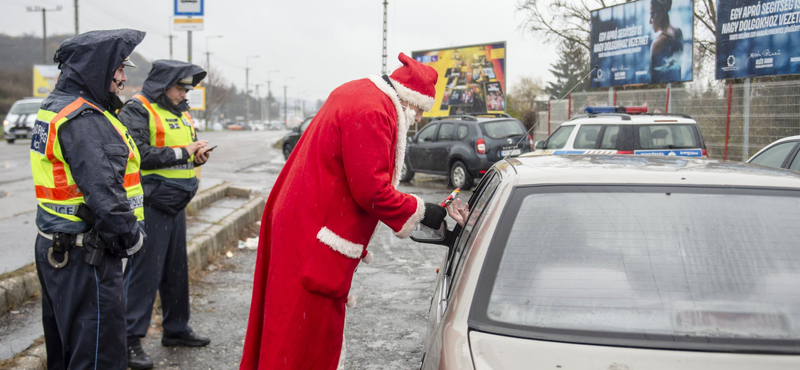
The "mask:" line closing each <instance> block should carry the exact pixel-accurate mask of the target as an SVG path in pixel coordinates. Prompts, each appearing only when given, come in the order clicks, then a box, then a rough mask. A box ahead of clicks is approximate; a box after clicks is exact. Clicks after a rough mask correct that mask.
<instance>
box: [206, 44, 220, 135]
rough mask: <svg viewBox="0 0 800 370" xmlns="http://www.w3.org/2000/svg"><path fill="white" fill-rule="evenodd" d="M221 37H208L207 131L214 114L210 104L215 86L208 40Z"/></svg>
mask: <svg viewBox="0 0 800 370" xmlns="http://www.w3.org/2000/svg"><path fill="white" fill-rule="evenodd" d="M221 37H222V35H215V36H206V73H207V74H208V88H207V89H206V92H207V93H206V114H205V115H206V130H208V121H209V118H210V117H211V113H213V112H212V111H211V108H212V107H211V104H208V102H209V101H212V100H211V87H212V85H213V82H212V81H213V80H212V78H213V77H214V74H213V73H211V51H210V50H208V40H209V39H218V38H221Z"/></svg>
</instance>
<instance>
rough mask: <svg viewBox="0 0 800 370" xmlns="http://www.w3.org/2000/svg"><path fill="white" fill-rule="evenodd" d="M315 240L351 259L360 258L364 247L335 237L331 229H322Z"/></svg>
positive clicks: (337, 236)
mask: <svg viewBox="0 0 800 370" xmlns="http://www.w3.org/2000/svg"><path fill="white" fill-rule="evenodd" d="M317 239H319V241H321V242H322V243H323V244H325V245H327V246H329V247H331V249H333V250H335V251H337V252H339V253H341V254H343V255H345V256H347V257H348V258H352V259H356V260H357V259H359V258H361V253H363V252H364V246H363V245H361V244H356V243H353V242H351V241H349V240H347V239H345V238H342V237H341V236H339V235H336V233H334V232H333V231H331V229H329V228H327V227H324V226H323V227H322V229H321V230H320V231H319V232H318V233H317Z"/></svg>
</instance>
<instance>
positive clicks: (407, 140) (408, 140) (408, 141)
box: [406, 136, 414, 143]
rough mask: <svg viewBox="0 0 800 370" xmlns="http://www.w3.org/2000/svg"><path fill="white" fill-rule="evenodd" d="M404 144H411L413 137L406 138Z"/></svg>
mask: <svg viewBox="0 0 800 370" xmlns="http://www.w3.org/2000/svg"><path fill="white" fill-rule="evenodd" d="M406 142H407V143H413V142H414V137H413V136H406Z"/></svg>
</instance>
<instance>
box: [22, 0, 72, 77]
mask: <svg viewBox="0 0 800 370" xmlns="http://www.w3.org/2000/svg"><path fill="white" fill-rule="evenodd" d="M27 10H28V11H29V12H42V63H44V64H47V15H46V14H47V12H60V11H61V5H59V6H57V7H55V9H45V8H43V7H41V6H38V5H37V6H29V7H27ZM76 36H77V35H76Z"/></svg>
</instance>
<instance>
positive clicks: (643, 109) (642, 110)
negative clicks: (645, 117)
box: [625, 106, 647, 114]
mask: <svg viewBox="0 0 800 370" xmlns="http://www.w3.org/2000/svg"><path fill="white" fill-rule="evenodd" d="M625 113H628V114H633V113H647V107H645V106H641V107H625Z"/></svg>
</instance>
